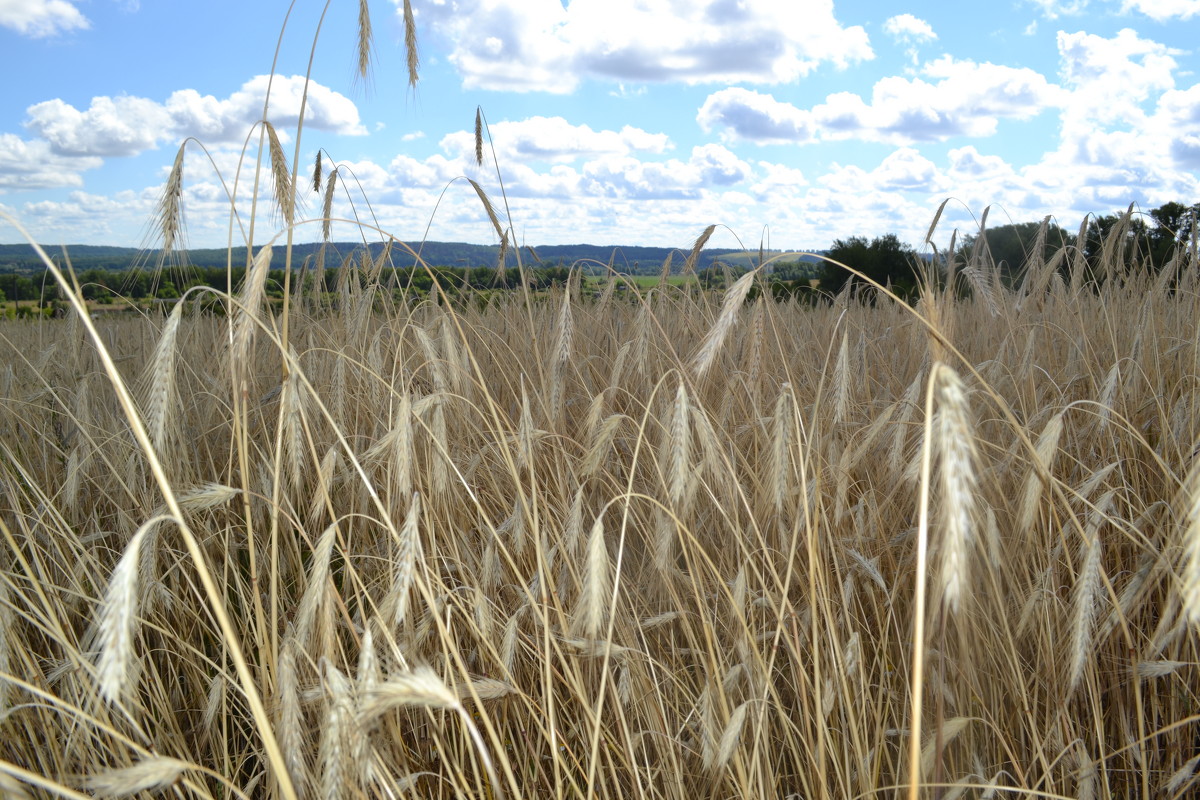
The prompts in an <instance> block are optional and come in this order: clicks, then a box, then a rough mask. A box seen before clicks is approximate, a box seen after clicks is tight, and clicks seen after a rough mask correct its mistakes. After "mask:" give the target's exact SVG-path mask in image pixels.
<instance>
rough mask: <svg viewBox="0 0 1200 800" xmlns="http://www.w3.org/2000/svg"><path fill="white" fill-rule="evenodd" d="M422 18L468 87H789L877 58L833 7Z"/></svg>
mask: <svg viewBox="0 0 1200 800" xmlns="http://www.w3.org/2000/svg"><path fill="white" fill-rule="evenodd" d="M396 2H397V4H399V0H396ZM419 14H420V17H421V18H420V19H419V20H418V23H419V24H428V25H430V26H431V28H432V30H433V31H434V32H435V33H436V34H437V35H439V36H441V37H443V38H444V39H445V40H446V41H447V43H448V47H449V50H450V56H449V58H450V61H451V62H452V63H453V64H454V65H455V67H456V68H457V69H458V71H459V73H460V74H461V75H462V78H463V84H464V86H466V87H467V88H483V89H503V90H508V91H547V92H560V93H561V92H569V91H571V90H572V89H574V88H575V86H576V85H578V83H579V81H580V80H582V79H585V78H592V79H600V80H609V81H613V82H616V83H618V84H620V83H632V84H638V83H646V82H655V81H682V82H685V83H689V84H697V83H707V82H724V83H736V82H739V81H754V82H765V83H781V82H787V81H792V80H795V79H797V78H799V77H802V76H804V75H807V74H809V73H810V72H812V71H813V70H814V69H816V68H817V67H818V66H819V65H821V64H823V63H829V64H833V65H835V66H837V67H845V66H848V65H849V64H852V63H856V62H859V61H864V60H868V59H870V58H873V57H874V53H873V52H872V50H871V46H870V44H869V42H868V38H867V34H866V31H864V30H863V29H862V27H861V26H851V27H844V26H843V25H842V24H841V23H839V22H838V20H837V19H836V18H835V16H834V13H833V2H832V0H813V2H807V3H779V2H777V0H739V1H738V2H734V1H733V0H659V2H655V3H645V2H638V0H573V1H572V2H571V3H569V4H567V5H566V7H564V6H563V3H561V2H560V0H526V2H523V3H519V4H518V3H511V2H507V1H506V0H433V2H431V3H429V4H428V5H422V6H421V7H420V8H419ZM800 33H803V35H798V34H800Z"/></svg>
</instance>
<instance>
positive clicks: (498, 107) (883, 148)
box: [0, 0, 1200, 249]
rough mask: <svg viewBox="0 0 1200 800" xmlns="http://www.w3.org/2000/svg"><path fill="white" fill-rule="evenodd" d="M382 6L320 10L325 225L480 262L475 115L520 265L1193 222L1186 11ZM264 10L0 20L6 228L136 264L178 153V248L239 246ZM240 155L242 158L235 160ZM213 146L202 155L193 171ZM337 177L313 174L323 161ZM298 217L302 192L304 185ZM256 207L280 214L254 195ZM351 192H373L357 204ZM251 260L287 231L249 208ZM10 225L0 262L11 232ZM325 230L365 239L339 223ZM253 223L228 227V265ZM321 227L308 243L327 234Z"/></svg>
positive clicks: (207, 7) (302, 58)
mask: <svg viewBox="0 0 1200 800" xmlns="http://www.w3.org/2000/svg"><path fill="white" fill-rule="evenodd" d="M412 5H413V9H414V14H415V19H416V24H417V29H418V46H419V52H420V59H421V68H420V82H419V83H418V85H417V87H416V89H415V90H414V89H411V88H410V87H409V86H408V83H407V73H406V67H405V52H404V44H403V23H402V18H401V10H400V7H401V3H400V2H399V0H395V1H393V0H370V4H369V8H370V13H371V19H372V25H373V30H374V44H373V50H372V56H373V62H372V68H371V75H370V77H369V79H368V80H366V81H363V80H361V79H360V78H358V76H357V74H356V70H355V65H356V61H357V45H356V37H357V32H356V31H357V28H356V26H357V19H358V3H356V2H353V1H352V0H336V1H335V2H332V3H330V7H329V10H328V13H327V14H326V16H325V21H324V23H323V27H322V28H321V31H320V35H319V38H318V40H317V45H316V50H315V57H314V62H313V70H312V75H311V77H312V83H311V84H310V85H309V101H308V103H309V105H308V111H307V113H306V119H305V128H304V130H303V133H302V138H301V145H302V146H301V149H300V152H301V157H300V161H301V166H300V172H301V174H308V173H311V170H312V163H313V160H314V158H315V157H316V153H317V150H318V148H321V149H322V150H323V151H324V152H325V153H326V154H327V155H328V157H330V158H332V159H333V161H334V163H336V164H337V165H338V166H339V170H341V172H340V174H342V175H343V177H344V178H347V179H349V178H350V176H351V175H353V176H354V178H353V179H352V180H347V181H345V182H344V184H343V185H344V186H350V187H351V188H350V191H349V192H348V193H339V196H338V200H337V203H336V204H335V209H334V214H335V216H346V217H349V216H352V215H353V214H354V213H356V212H357V214H359V215H360V216H369V215H370V214H372V213H373V214H374V216H375V218H376V219H378V221H379V225H380V226H381V227H382V228H384V229H385V230H387V231H388V232H389V233H390V234H392V235H394V236H396V237H397V238H399V239H402V240H405V241H419V240H420V239H422V238H423V237H427V238H429V239H435V240H444V241H470V242H478V243H488V242H495V240H496V236H495V233H494V231H493V229H492V226H491V225H490V223H489V222H488V220H487V217H486V215H485V214H484V213H483V210H482V208H481V206H480V204H479V201H478V199H477V198H476V196H475V193H474V191H473V190H472V189H471V188H470V186H469V185H468V184H467V183H466V182H465V181H464V180H462V178H463V177H471V178H474V179H476V180H478V181H479V183H480V184H482V185H483V187H484V188H485V189H486V190H487V191H488V192H489V193H490V194H491V195H493V197H494V199H495V200H496V202H497V203H498V204H500V203H501V193H500V187H499V183H498V181H497V177H496V163H493V162H492V161H491V159H490V153H489V158H488V160H487V161H485V164H484V167H483V168H482V169H481V168H479V167H477V166H475V164H474V158H473V155H474V154H473V133H472V131H473V123H474V115H475V108H476V106H481V107H482V108H483V110H484V113H485V115H486V118H487V120H488V121H489V124H490V128H491V134H492V138H493V144H494V147H495V151H496V158H497V163H498V166H499V172H500V176H501V177H502V178H503V180H504V185H505V188H506V193H507V198H508V207H509V211H510V213H511V220H512V228H513V231H514V234H515V236H516V238H517V240H518V242H520V243H522V244H529V245H534V246H536V245H542V244H562V243H578V242H587V243H592V244H644V245H666V246H684V245H687V244H688V243H689V242H690V241H691V240H693V239H694V238H695V236H696V235H697V234H698V233H699V232H700V231H701V230H702V229H703V228H704V227H705V226H706V225H709V224H711V223H716V224H718V225H721V226H722V227H721V228H720V232H719V233H718V235H717V236H716V237H715V238H714V239H713V240H712V242H713V244H714V245H719V246H734V245H735V243H736V241H737V240H738V239H740V240H741V241H743V242H744V243H746V244H747V245H748V246H752V247H757V246H758V244H759V242H760V240H761V239H762V238H763V237H764V236H766V237H768V238H767V241H768V243H769V244H770V245H771V246H773V247H780V248H785V249H817V248H824V247H827V246H829V244H830V243H831V242H832V241H833V240H834V239H836V238H841V237H846V236H850V235H854V234H864V235H878V234H882V233H887V232H894V233H898V234H899V235H900V236H901V238H903V239H905V240H907V241H909V242H912V243H913V244H918V245H919V244H920V242H921V240H922V239H923V238H924V235H925V231H926V229H927V227H928V226H929V223H930V222H931V221H932V219H933V216H934V214H935V212H936V210H937V208H938V206H939V205H941V204H942V202H943V201H945V200H947V199H949V200H950V202H949V203H948V204H947V206H946V210H945V212H944V214H943V217H942V222H941V223H940V225H939V234H938V236H937V237H935V238H936V240H937V241H939V242H943V241H945V240H946V239H948V238H949V236H950V232H951V230H952V229H953V228H955V227H958V228H959V229H960V230H961V231H962V232H970V231H971V229H972V226H973V225H974V224H975V223H974V222H973V220H974V219H975V218H978V217H979V216H980V215H981V214H982V213H983V211H984V209H985V208H986V207H988V206H991V211H990V215H989V224H990V225H995V224H1000V223H1002V222H1005V221H1008V220H1012V221H1017V222H1021V221H1027V220H1040V219H1041V218H1042V217H1043V216H1045V215H1047V214H1050V215H1053V216H1054V217H1055V219H1057V220H1058V221H1059V222H1060V223H1061V224H1063V225H1064V226H1066V227H1067V228H1071V229H1073V228H1075V227H1077V226H1078V224H1079V222H1080V220H1081V219H1082V217H1083V215H1085V214H1087V213H1111V212H1113V211H1115V210H1117V209H1124V208H1125V207H1127V206H1128V205H1129V204H1130V203H1136V204H1137V205H1138V206H1139V207H1140V208H1141V209H1143V210H1147V211H1148V210H1149V209H1151V208H1154V207H1156V206H1158V205H1160V204H1162V203H1164V202H1167V201H1169V200H1179V201H1183V202H1186V203H1189V204H1190V203H1194V202H1197V201H1200V180H1198V178H1197V175H1198V173H1200V78H1198V77H1197V67H1198V65H1200V60H1198V59H1197V56H1196V53H1195V48H1196V47H1197V45H1196V41H1197V40H1196V37H1195V32H1196V30H1197V22H1198V21H1200V0H1074V1H1073V2H1059V0H1016V2H1005V1H1004V0H997V2H992V3H982V4H980V3H971V4H965V3H964V4H947V3H933V2H920V1H919V0H896V1H895V2H892V1H891V0H888V1H886V2H842V1H838V2H832V1H831V0H412ZM287 8H288V3H287V2H283V1H282V0H271V1H269V2H268V1H267V0H250V1H247V0H241V1H240V2H227V1H226V0H207V2H205V3H180V2H176V0H140V2H138V0H0V68H2V69H3V72H4V74H5V75H6V76H7V79H6V80H5V82H4V88H3V94H2V95H0V97H2V98H3V102H0V210H2V211H4V212H5V213H8V214H11V215H12V216H14V217H16V218H17V219H18V220H20V221H21V223H22V224H23V225H25V226H26V227H27V228H29V229H30V230H31V231H32V232H33V234H34V235H35V236H36V237H37V238H39V239H40V240H41V241H43V242H46V243H50V244H61V243H81V244H116V245H151V246H152V245H153V244H154V243H155V242H154V239H153V235H152V225H151V220H152V218H153V214H154V209H155V207H156V204H157V202H158V198H159V196H160V195H161V192H162V186H163V183H164V181H165V179H166V175H167V173H168V171H169V169H170V166H171V164H172V162H173V161H174V158H175V153H176V150H177V149H178V147H179V145H180V143H181V142H183V141H184V140H185V139H187V138H188V137H194V138H195V140H198V141H199V142H201V143H203V144H204V149H203V150H202V149H201V148H200V147H199V146H198V145H196V144H189V145H188V147H187V149H186V161H185V171H184V196H183V207H184V215H185V219H186V222H187V241H188V243H189V244H191V245H192V246H196V247H219V246H223V245H225V243H226V242H227V241H228V238H229V230H230V222H229V220H230V203H229V201H228V200H227V199H226V196H225V190H224V189H222V185H221V179H222V178H223V179H224V181H225V182H226V184H227V185H232V183H233V178H234V176H235V174H236V173H237V169H238V163H239V158H240V156H241V154H242V152H243V148H244V147H245V146H246V142H247V141H249V142H250V146H249V149H248V151H247V152H248V158H247V162H245V163H246V164H248V165H249V166H244V167H243V170H244V171H243V178H242V181H241V183H240V186H239V189H238V199H237V202H236V208H237V209H238V212H239V220H240V222H241V223H242V224H243V225H244V223H245V220H246V216H247V215H248V213H249V208H250V197H249V194H250V189H249V186H250V183H249V176H250V172H249V171H248V170H250V169H251V168H252V162H253V159H254V156H255V153H256V152H257V135H256V134H255V129H254V123H255V120H257V119H259V118H260V117H261V114H262V106H263V101H264V98H265V92H266V86H267V82H268V77H267V76H268V75H269V73H270V72H271V62H272V58H273V55H274V49H275V45H276V42H277V40H278V39H279V35H280V30H281V26H282V24H283V21H284V17H285V14H286V12H287ZM321 11H322V4H321V3H318V2H305V0H298V2H296V4H295V9H294V10H293V12H292V15H291V17H290V19H289V22H288V26H287V29H286V31H284V33H283V38H282V45H281V49H280V54H279V60H278V64H277V66H276V69H275V75H276V78H275V81H274V84H273V88H272V96H271V107H270V110H269V111H268V116H269V118H270V119H271V120H272V122H273V123H274V124H275V125H276V127H277V129H278V130H279V131H280V133H281V135H282V138H283V141H284V149H285V151H286V152H287V153H288V155H289V158H290V157H291V154H292V152H293V149H294V144H295V133H296V113H297V109H298V99H299V96H300V92H301V91H302V88H303V75H304V73H305V70H306V67H307V63H308V58H309V51H310V48H311V46H312V42H313V37H314V34H315V33H316V30H317V24H318V20H319V18H320V16H321ZM248 137H249V139H248ZM205 150H207V154H206V152H205ZM327 169H328V167H327ZM301 185H302V186H303V187H305V189H306V191H305V192H304V194H305V196H306V197H307V198H308V203H307V206H308V207H307V212H308V213H307V217H309V218H311V217H314V216H317V215H319V209H320V200H319V198H318V197H317V196H316V195H313V194H311V193H310V192H308V191H307V187H308V181H307V179H302V181H301ZM261 197H262V202H263V203H264V204H266V205H267V206H268V207H269V204H270V199H269V198H270V192H269V185H268V184H264V186H263V190H262V195H261ZM367 201H369V204H370V205H369V206H368V203H367ZM262 219H263V220H264V221H265V223H266V231H265V233H264V230H263V228H262V227H261V226H260V228H259V230H258V232H257V233H256V240H257V241H260V242H261V241H262V240H263V238H264V237H265V236H270V235H273V234H274V233H276V232H277V231H278V229H279V228H278V226H279V219H278V216H277V215H271V214H267V215H266V216H264V217H262ZM5 227H6V226H4V225H3V224H2V223H0V241H4V242H14V241H18V237H17V235H16V233H15V231H14V230H12V229H11V228H8V229H7V232H6V231H5V230H4V228H5ZM333 235H334V238H336V239H353V238H356V233H355V231H354V230H353V229H352V228H351V227H350V226H348V225H339V226H335V230H334V234H333ZM242 236H243V233H242V228H240V227H239V226H238V225H235V226H234V241H235V244H240V243H242V240H241V237H242ZM319 236H320V229H319V227H318V226H315V225H308V226H303V227H301V229H300V230H299V233H298V238H299V240H301V241H307V240H314V239H317V238H319Z"/></svg>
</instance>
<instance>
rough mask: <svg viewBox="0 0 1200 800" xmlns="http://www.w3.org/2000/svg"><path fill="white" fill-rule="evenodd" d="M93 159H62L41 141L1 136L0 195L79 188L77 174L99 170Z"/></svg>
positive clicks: (81, 183)
mask: <svg viewBox="0 0 1200 800" xmlns="http://www.w3.org/2000/svg"><path fill="white" fill-rule="evenodd" d="M100 163H101V161H100V159H99V158H95V157H91V156H88V157H77V156H64V155H61V154H58V153H55V152H53V151H52V150H51V149H50V145H49V144H47V143H46V142H43V141H37V140H34V141H26V140H24V139H22V138H21V137H19V136H16V135H15V134H11V133H0V192H3V191H6V190H26V191H28V190H34V189H57V188H61V187H65V186H82V185H83V178H82V177H81V175H80V173H82V172H83V171H84V170H89V169H95V168H96V167H99V166H100Z"/></svg>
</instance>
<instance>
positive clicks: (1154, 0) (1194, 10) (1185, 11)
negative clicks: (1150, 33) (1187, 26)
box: [1121, 0, 1200, 22]
mask: <svg viewBox="0 0 1200 800" xmlns="http://www.w3.org/2000/svg"><path fill="white" fill-rule="evenodd" d="M1121 10H1122V11H1137V12H1139V13H1141V14H1145V15H1146V16H1147V17H1150V19H1152V20H1154V21H1155V22H1165V21H1166V20H1169V19H1181V20H1187V19H1191V18H1192V17H1195V16H1197V15H1200V0H1124V2H1123V3H1121Z"/></svg>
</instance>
